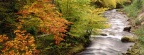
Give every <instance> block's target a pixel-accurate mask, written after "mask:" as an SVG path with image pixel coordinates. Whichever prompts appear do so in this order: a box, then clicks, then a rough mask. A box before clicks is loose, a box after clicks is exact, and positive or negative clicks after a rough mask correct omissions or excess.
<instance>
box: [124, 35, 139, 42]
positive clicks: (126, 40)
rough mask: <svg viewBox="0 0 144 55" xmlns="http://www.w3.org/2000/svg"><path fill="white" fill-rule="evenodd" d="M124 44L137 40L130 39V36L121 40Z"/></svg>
mask: <svg viewBox="0 0 144 55" xmlns="http://www.w3.org/2000/svg"><path fill="white" fill-rule="evenodd" d="M121 41H122V42H135V41H136V39H135V38H134V37H130V36H125V37H122V38H121Z"/></svg>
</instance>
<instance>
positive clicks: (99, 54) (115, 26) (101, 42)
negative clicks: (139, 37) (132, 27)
mask: <svg viewBox="0 0 144 55" xmlns="http://www.w3.org/2000/svg"><path fill="white" fill-rule="evenodd" d="M104 17H105V18H107V19H108V21H107V22H108V23H109V24H110V25H111V26H110V27H109V28H107V29H103V30H102V33H103V34H105V35H91V37H90V40H91V42H92V43H91V45H90V46H89V47H87V48H86V49H85V50H84V51H82V52H81V53H79V54H78V55H123V53H126V52H127V50H128V49H130V48H131V46H133V45H134V43H132V42H127V43H123V42H121V38H122V37H124V36H130V37H133V36H134V35H133V34H131V33H130V32H127V31H123V29H124V28H125V27H127V26H129V22H128V21H127V20H128V17H127V16H126V15H124V14H122V13H119V12H117V9H113V10H109V11H106V12H105V13H104Z"/></svg>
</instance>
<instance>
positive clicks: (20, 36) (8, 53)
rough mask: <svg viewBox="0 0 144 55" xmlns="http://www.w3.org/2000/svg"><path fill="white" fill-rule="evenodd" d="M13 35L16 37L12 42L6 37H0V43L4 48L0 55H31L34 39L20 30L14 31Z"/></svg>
mask: <svg viewBox="0 0 144 55" xmlns="http://www.w3.org/2000/svg"><path fill="white" fill-rule="evenodd" d="M14 33H15V35H16V36H15V38H14V39H13V40H9V39H8V37H7V36H6V35H0V43H3V46H4V47H3V49H2V50H1V52H2V53H1V54H0V55H33V54H34V51H35V44H34V41H35V40H34V37H33V36H31V35H30V34H26V31H23V30H20V29H18V30H15V31H14Z"/></svg>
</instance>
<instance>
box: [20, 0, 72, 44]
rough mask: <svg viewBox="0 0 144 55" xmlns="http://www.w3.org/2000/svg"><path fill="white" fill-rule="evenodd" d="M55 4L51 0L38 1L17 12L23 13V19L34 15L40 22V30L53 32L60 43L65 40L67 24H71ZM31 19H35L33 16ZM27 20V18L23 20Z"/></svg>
mask: <svg viewBox="0 0 144 55" xmlns="http://www.w3.org/2000/svg"><path fill="white" fill-rule="evenodd" d="M55 8H56V7H55V6H54V5H53V4H51V1H49V0H42V1H36V2H34V3H32V4H31V5H25V6H24V9H23V10H21V11H19V12H18V13H17V14H22V17H20V18H22V20H23V19H24V18H29V17H28V15H32V14H33V15H34V16H35V17H36V19H38V20H39V21H40V22H39V24H37V25H39V27H38V29H39V31H40V32H42V33H45V34H53V35H54V40H55V43H56V44H58V43H60V42H61V41H62V40H64V39H63V38H64V36H65V33H66V32H67V30H66V29H67V26H68V25H69V24H70V23H69V22H68V21H67V20H65V19H63V18H62V17H61V15H62V14H60V13H59V12H58V11H56V10H55ZM29 19H33V18H32V17H31V18H29ZM23 21H27V20H23Z"/></svg>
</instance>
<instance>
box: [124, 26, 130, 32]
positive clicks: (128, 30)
mask: <svg viewBox="0 0 144 55" xmlns="http://www.w3.org/2000/svg"><path fill="white" fill-rule="evenodd" d="M123 31H127V32H130V31H131V27H125V28H124V29H123Z"/></svg>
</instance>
